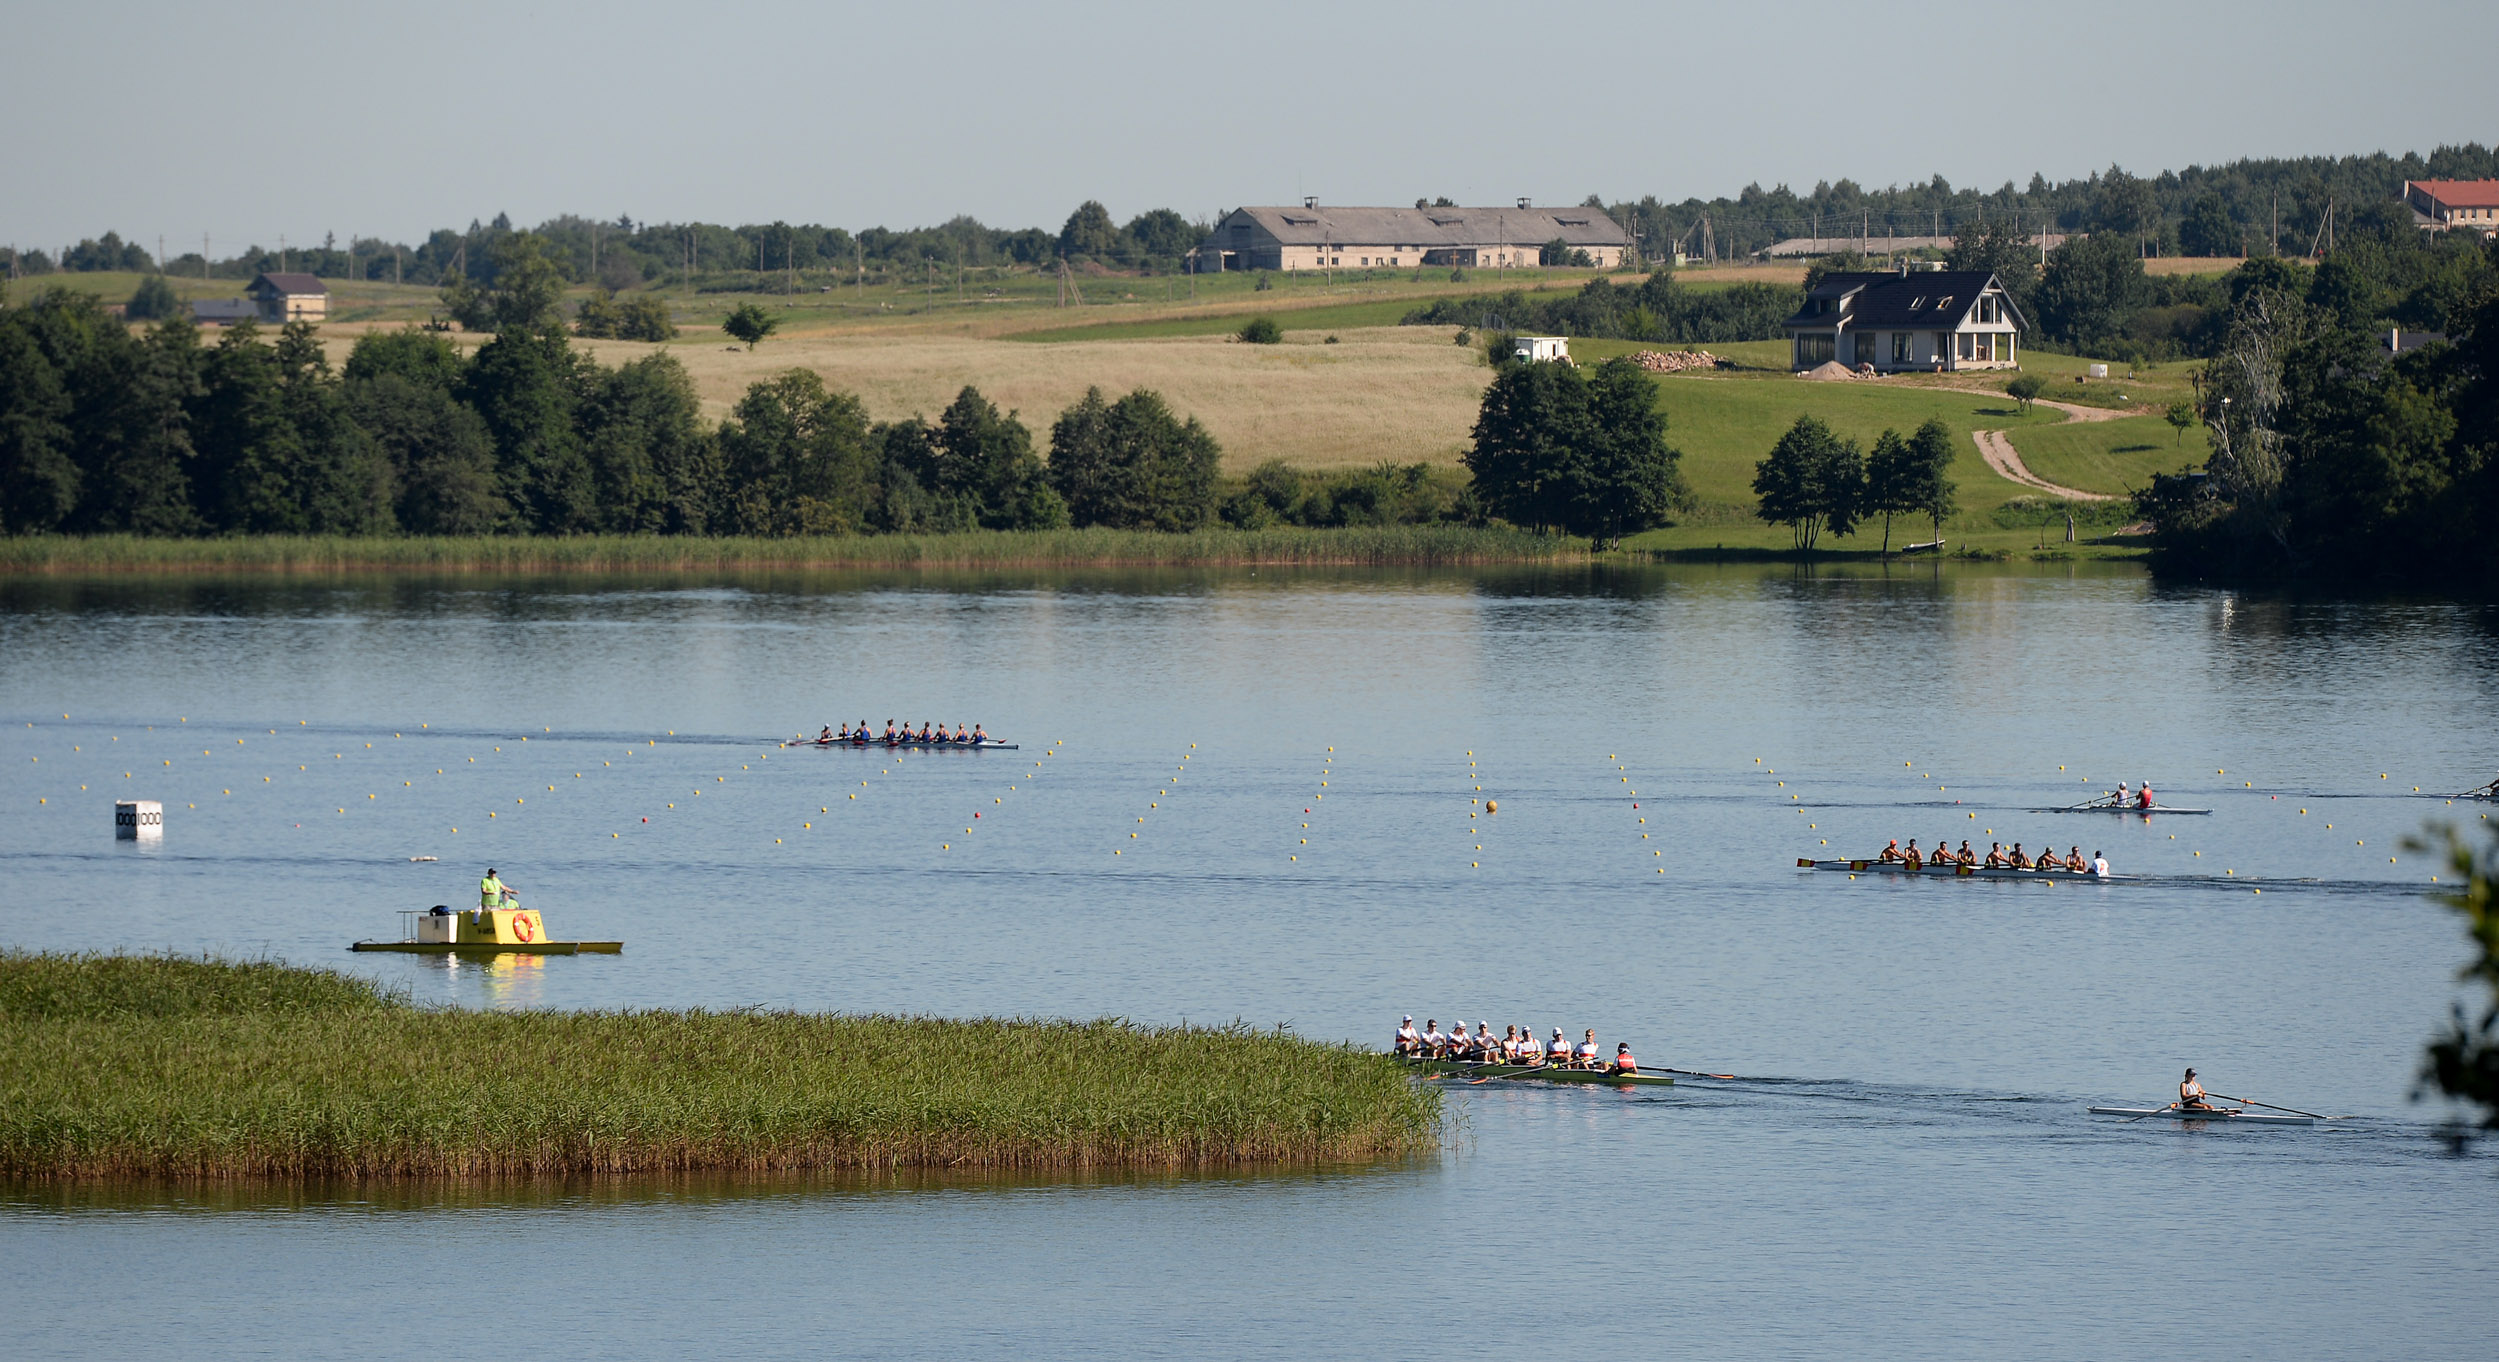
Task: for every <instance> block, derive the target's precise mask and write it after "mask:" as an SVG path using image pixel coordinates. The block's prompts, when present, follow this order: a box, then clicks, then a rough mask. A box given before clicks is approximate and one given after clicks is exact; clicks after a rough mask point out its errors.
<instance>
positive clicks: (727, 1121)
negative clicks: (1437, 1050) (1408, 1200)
mask: <svg viewBox="0 0 2499 1362" xmlns="http://www.w3.org/2000/svg"><path fill="white" fill-rule="evenodd" d="M1440 1133H1441V1110H1440V1104H1439V1099H1438V1096H1437V1095H1436V1094H1434V1093H1431V1092H1428V1091H1424V1090H1420V1089H1418V1088H1416V1087H1415V1085H1413V1084H1412V1083H1410V1082H1409V1081H1408V1080H1407V1077H1406V1075H1405V1074H1404V1072H1403V1071H1402V1070H1400V1069H1398V1068H1396V1067H1395V1066H1394V1065H1391V1064H1389V1063H1388V1062H1387V1061H1386V1060H1384V1059H1381V1058H1380V1057H1378V1056H1374V1055H1368V1054H1363V1053H1361V1052H1358V1051H1355V1050H1353V1049H1350V1048H1347V1047H1343V1046H1330V1045H1321V1044H1317V1043H1315V1042H1312V1041H1307V1040H1301V1039H1298V1038H1295V1037H1293V1036H1291V1035H1288V1034H1285V1033H1281V1032H1260V1031H1253V1030H1250V1029H1248V1028H1246V1027H1226V1028H1205V1027H1159V1028H1158V1027H1143V1026H1135V1025H1131V1024H1128V1023H1124V1022H1118V1021H1094V1022H1052V1021H1005V1020H995V1019H982V1020H971V1021H945V1020H939V1019H936V1018H927V1017H885V1016H840V1015H822V1014H812V1013H794V1012H749V1011H736V1012H699V1011H697V1012H518V1013H488V1012H467V1011H459V1010H452V1009H436V1008H419V1007H414V1006H410V1005H409V1004H408V1003H407V1002H406V1001H405V1000H404V999H401V998H398V997H394V996H391V995H388V994H385V993H383V992H380V991H378V990H376V989H374V988H373V987H372V986H371V985H369V984H366V983H364V982H362V981H359V980H356V979H353V978H350V977H348V976H345V975H341V974H337V973H335V972H331V971H325V970H308V969H300V968H293V967H289V966H285V965H280V964H273V963H265V962H263V963H241V964H235V963H225V962H217V961H207V960H190V959H180V958H171V957H135V956H107V955H85V956H67V955H53V954H35V953H24V952H8V953H0V1176H11V1177H19V1178H51V1179H77V1178H104V1177H207V1178H231V1177H244V1178H288V1179H294V1178H332V1177H412V1176H414V1177H423V1176H451V1177H507V1176H509V1177H545V1176H564V1175H577V1174H610V1173H638V1172H660V1171H696V1170H736V1171H767V1170H799V1169H906V1168H979V1169H1083V1168H1114V1167H1117V1168H1180V1167H1191V1166H1209V1165H1227V1164H1241V1163H1265V1162H1340V1161H1354V1160H1370V1159H1377V1158H1387V1157H1400V1156H1405V1155H1409V1154H1415V1153H1422V1152H1427V1151H1429V1150H1431V1149H1434V1148H1436V1147H1437V1145H1438V1142H1439V1138H1440Z"/></svg>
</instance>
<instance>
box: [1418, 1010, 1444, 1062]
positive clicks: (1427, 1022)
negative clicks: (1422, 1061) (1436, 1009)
mask: <svg viewBox="0 0 2499 1362" xmlns="http://www.w3.org/2000/svg"><path fill="white" fill-rule="evenodd" d="M1448 1050H1449V1037H1447V1036H1444V1035H1442V1034H1441V1033H1440V1019H1439V1018H1437V1017H1426V1018H1424V1019H1423V1053H1424V1054H1427V1055H1429V1056H1431V1057H1432V1058H1434V1059H1438V1058H1440V1057H1441V1056H1442V1055H1444V1054H1446V1053H1447V1052H1448Z"/></svg>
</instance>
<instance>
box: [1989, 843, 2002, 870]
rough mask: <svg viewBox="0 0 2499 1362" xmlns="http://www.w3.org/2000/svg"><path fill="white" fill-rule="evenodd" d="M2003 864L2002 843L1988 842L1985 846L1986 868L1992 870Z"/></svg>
mask: <svg viewBox="0 0 2499 1362" xmlns="http://www.w3.org/2000/svg"><path fill="white" fill-rule="evenodd" d="M2004 863H2005V861H2004V843H2002V842H1989V843H1988V844H1987V868H1988V869H1990V870H1993V869H1995V868H1997V867H1998V866H2001V865H2003V864H2004Z"/></svg>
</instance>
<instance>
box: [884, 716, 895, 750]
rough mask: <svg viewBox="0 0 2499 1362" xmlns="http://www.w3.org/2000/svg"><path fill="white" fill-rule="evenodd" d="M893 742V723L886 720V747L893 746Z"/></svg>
mask: <svg viewBox="0 0 2499 1362" xmlns="http://www.w3.org/2000/svg"><path fill="white" fill-rule="evenodd" d="M893 741H894V721H893V720H891V719H887V720H886V721H885V742H886V745H887V746H891V745H892V744H893Z"/></svg>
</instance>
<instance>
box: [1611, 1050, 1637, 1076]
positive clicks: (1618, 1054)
mask: <svg viewBox="0 0 2499 1362" xmlns="http://www.w3.org/2000/svg"><path fill="white" fill-rule="evenodd" d="M1638 1072H1640V1061H1638V1060H1636V1059H1633V1058H1632V1057H1631V1042H1630V1041H1623V1042H1622V1043H1620V1044H1618V1045H1616V1046H1615V1047H1614V1076H1615V1077H1617V1078H1628V1077H1630V1076H1631V1075H1633V1074H1636V1073H1638Z"/></svg>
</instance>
